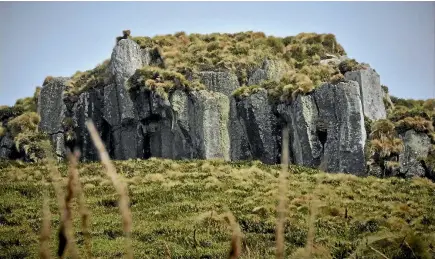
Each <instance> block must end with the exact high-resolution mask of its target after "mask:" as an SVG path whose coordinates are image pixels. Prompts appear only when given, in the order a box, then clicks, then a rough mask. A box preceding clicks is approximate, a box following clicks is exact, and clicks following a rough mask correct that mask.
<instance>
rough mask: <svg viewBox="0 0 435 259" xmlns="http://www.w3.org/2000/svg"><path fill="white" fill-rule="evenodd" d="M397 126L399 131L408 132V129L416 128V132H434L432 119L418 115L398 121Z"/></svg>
mask: <svg viewBox="0 0 435 259" xmlns="http://www.w3.org/2000/svg"><path fill="white" fill-rule="evenodd" d="M396 128H397V130H398V131H399V132H406V131H408V130H415V131H416V132H423V133H433V132H434V127H433V124H432V121H430V120H427V119H425V118H422V117H420V116H416V117H406V118H404V119H402V120H399V121H398V122H396Z"/></svg>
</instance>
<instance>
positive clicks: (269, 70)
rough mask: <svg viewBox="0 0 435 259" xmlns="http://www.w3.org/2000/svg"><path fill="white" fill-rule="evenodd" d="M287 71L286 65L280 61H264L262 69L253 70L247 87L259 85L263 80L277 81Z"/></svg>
mask: <svg viewBox="0 0 435 259" xmlns="http://www.w3.org/2000/svg"><path fill="white" fill-rule="evenodd" d="M286 71H287V64H286V63H285V62H282V61H276V60H269V59H266V60H264V62H263V64H262V67H261V68H258V69H256V70H254V72H253V73H252V74H251V76H250V77H249V79H248V85H259V84H260V83H261V82H262V81H265V80H274V81H279V80H281V78H282V77H283V76H284V74H285V72H286Z"/></svg>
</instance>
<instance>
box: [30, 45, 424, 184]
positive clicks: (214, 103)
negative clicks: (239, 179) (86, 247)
mask: <svg viewBox="0 0 435 259" xmlns="http://www.w3.org/2000/svg"><path fill="white" fill-rule="evenodd" d="M330 58H331V59H334V58H335V57H330ZM163 63H164V62H163V59H162V58H161V56H160V54H159V53H158V50H156V49H145V50H141V49H140V48H139V46H138V45H137V44H136V43H135V42H133V41H131V40H129V39H121V40H120V41H119V42H118V43H117V45H116V46H115V48H114V50H113V53H112V57H111V61H110V64H109V67H108V71H107V72H108V73H109V74H110V79H108V80H106V81H105V83H104V85H98V86H97V87H95V88H92V89H89V90H87V91H85V92H83V93H81V94H80V95H79V96H76V97H74V98H66V99H65V100H63V91H64V89H65V81H66V79H64V78H55V79H54V80H52V81H49V83H47V84H46V85H44V87H43V89H42V91H41V95H40V101H39V102H38V103H39V105H38V109H39V110H40V114H41V125H40V127H41V130H42V131H44V132H46V133H48V134H49V135H50V136H51V138H52V139H53V142H54V144H55V146H56V148H57V150H58V154H59V155H62V154H63V153H64V152H65V151H64V149H65V146H66V145H68V143H66V144H65V139H66V138H65V135H67V134H69V133H70V132H69V131H68V132H67V130H69V129H67V128H65V125H63V124H62V123H63V122H64V121H68V120H69V119H71V120H72V124H73V128H74V133H75V143H74V145H76V146H77V147H79V148H80V150H81V152H82V159H83V160H96V159H98V155H97V153H96V150H95V148H94V146H93V144H92V143H91V139H90V136H89V134H88V132H87V129H86V121H87V120H92V121H93V122H94V124H95V125H96V127H97V130H98V131H99V134H100V136H101V138H102V139H103V141H104V143H105V146H106V148H107V149H108V151H109V154H110V156H111V157H112V158H113V159H130V158H144V159H146V158H149V157H163V158H170V159H215V158H218V159H225V160H231V161H238V160H252V159H255V160H260V161H262V162H264V163H268V164H273V163H279V162H280V155H281V134H282V128H283V126H284V125H288V126H289V139H290V141H289V148H290V152H289V158H290V161H292V162H293V163H296V164H300V165H305V166H310V167H320V168H321V169H323V170H325V171H329V172H347V173H353V174H358V175H362V174H364V172H365V161H364V144H365V139H366V132H365V128H364V115H366V116H367V115H368V117H372V118H376V119H377V118H382V116H385V115H382V114H381V113H382V109H383V104H382V95H379V96H378V92H377V90H378V88H379V90H380V91H382V90H381V88H380V85H379V76H378V75H377V74H376V73H375V72H374V71H370V70H367V71H366V70H362V71H356V72H351V73H348V74H346V77H347V78H348V81H344V82H341V83H338V84H337V85H331V84H325V85H323V86H321V87H319V88H317V89H316V90H314V91H313V92H311V93H309V94H306V95H299V96H297V97H296V98H295V99H294V100H292V101H291V102H288V103H282V104H279V105H277V104H274V103H271V102H270V101H269V99H268V95H267V91H266V90H264V89H260V90H258V91H257V92H255V93H252V94H251V95H249V96H246V97H242V98H237V99H236V98H234V97H233V96H232V93H233V91H234V90H235V89H237V88H238V87H240V84H239V81H238V78H237V76H236V75H235V74H234V73H232V72H222V71H221V72H214V71H203V72H200V73H199V74H197V75H192V77H193V76H195V77H196V76H198V77H199V79H200V81H201V82H202V83H203V84H204V85H205V86H206V89H207V90H201V91H193V90H192V91H191V90H189V89H183V90H181V89H177V90H175V89H174V90H171V91H170V92H169V93H168V96H167V97H162V96H160V95H159V94H158V93H157V92H154V91H152V90H146V89H140V88H134V89H130V90H127V88H128V87H127V82H128V79H129V78H130V77H131V76H132V75H133V74H134V73H135V71H136V69H138V68H141V67H142V66H147V65H157V66H163V65H164V64H163ZM285 71H286V64H285V63H282V62H278V61H274V60H265V61H264V62H263V64H262V67H261V68H258V69H255V70H253V71H250V72H249V73H248V84H250V85H255V84H259V83H261V82H262V81H264V80H280V79H281V78H282V77H283V76H284V73H285ZM187 78H189V77H187ZM378 97H379V98H380V99H379V100H378ZM378 101H380V103H381V104H382V106H380V105H379V102H378ZM374 107H375V108H374ZM376 109H379V110H381V113H379V111H378V110H376ZM384 112H385V110H384ZM410 145H411V144H410ZM411 146H412V145H411ZM62 148H63V150H62ZM423 153H424V152H423ZM403 161H405V160H403ZM411 162H412V161H411Z"/></svg>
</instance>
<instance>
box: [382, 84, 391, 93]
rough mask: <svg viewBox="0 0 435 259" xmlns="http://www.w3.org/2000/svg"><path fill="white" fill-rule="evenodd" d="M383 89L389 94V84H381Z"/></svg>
mask: <svg viewBox="0 0 435 259" xmlns="http://www.w3.org/2000/svg"><path fill="white" fill-rule="evenodd" d="M381 88H382V90H383V91H384V93H386V94H388V93H389V90H388V86H386V85H381Z"/></svg>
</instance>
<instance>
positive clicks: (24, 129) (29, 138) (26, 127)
mask: <svg viewBox="0 0 435 259" xmlns="http://www.w3.org/2000/svg"><path fill="white" fill-rule="evenodd" d="M39 121H40V117H39V115H38V114H37V113H35V112H26V113H23V114H21V115H20V116H18V117H15V118H13V119H11V120H10V121H9V122H8V124H7V128H8V129H9V131H10V132H11V136H12V138H13V140H14V142H15V148H16V149H17V150H18V151H19V152H22V153H23V154H24V157H25V159H26V160H29V161H34V162H35V161H39V160H41V159H42V158H44V157H45V151H44V149H45V148H46V147H47V145H49V142H48V138H47V136H46V135H45V134H43V133H41V132H39V130H38V124H39Z"/></svg>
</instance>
